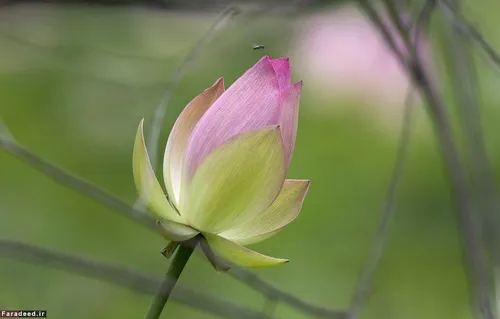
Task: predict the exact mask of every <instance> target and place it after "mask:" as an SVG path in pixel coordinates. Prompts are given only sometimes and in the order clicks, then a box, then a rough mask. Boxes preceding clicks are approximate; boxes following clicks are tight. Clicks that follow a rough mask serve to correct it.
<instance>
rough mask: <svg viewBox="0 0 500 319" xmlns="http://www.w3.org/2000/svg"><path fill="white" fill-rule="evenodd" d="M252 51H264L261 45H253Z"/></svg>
mask: <svg viewBox="0 0 500 319" xmlns="http://www.w3.org/2000/svg"><path fill="white" fill-rule="evenodd" d="M253 50H264V46H263V45H262V44H254V45H253Z"/></svg>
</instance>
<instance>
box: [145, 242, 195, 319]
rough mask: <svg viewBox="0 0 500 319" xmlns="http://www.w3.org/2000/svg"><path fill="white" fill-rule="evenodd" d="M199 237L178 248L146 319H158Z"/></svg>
mask: <svg viewBox="0 0 500 319" xmlns="http://www.w3.org/2000/svg"><path fill="white" fill-rule="evenodd" d="M198 241H199V237H198V236H196V237H194V238H192V239H190V240H187V241H185V242H183V243H181V245H180V246H179V250H178V251H177V253H176V254H175V256H174V259H173V260H172V262H171V264H170V268H169V269H168V272H167V274H166V275H165V278H164V279H163V282H162V283H161V285H160V288H159V289H158V292H157V293H156V295H155V297H154V299H153V301H152V302H151V305H150V306H149V309H148V312H147V313H146V317H145V318H146V319H158V318H160V315H161V312H162V311H163V308H165V304H166V303H167V301H168V298H169V297H170V294H171V293H172V290H173V289H174V287H175V284H176V283H177V280H178V279H179V276H180V275H181V273H182V271H183V270H184V267H185V266H186V264H187V262H188V260H189V257H191V254H192V253H193V251H194V249H195V248H196V245H197V244H198Z"/></svg>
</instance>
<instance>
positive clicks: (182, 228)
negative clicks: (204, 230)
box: [156, 221, 200, 242]
mask: <svg viewBox="0 0 500 319" xmlns="http://www.w3.org/2000/svg"><path fill="white" fill-rule="evenodd" d="M156 223H157V224H158V226H159V228H160V234H161V235H162V236H163V237H165V238H166V239H168V240H171V241H175V242H179V241H185V240H188V239H191V238H193V237H194V236H196V235H198V234H199V233H200V232H199V231H197V230H196V229H193V228H191V227H189V226H186V225H183V224H179V223H174V222H170V221H164V222H161V221H157V222H156Z"/></svg>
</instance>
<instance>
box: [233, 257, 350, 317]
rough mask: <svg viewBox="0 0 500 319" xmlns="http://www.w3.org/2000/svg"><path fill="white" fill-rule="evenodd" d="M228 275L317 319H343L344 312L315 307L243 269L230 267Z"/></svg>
mask: <svg viewBox="0 0 500 319" xmlns="http://www.w3.org/2000/svg"><path fill="white" fill-rule="evenodd" d="M228 274H229V275H230V276H232V277H234V278H236V279H237V280H239V281H241V282H242V283H244V284H246V285H248V286H249V287H251V288H252V289H254V290H256V291H258V292H260V293H261V294H263V295H265V296H267V297H268V298H270V299H274V300H277V301H280V302H284V303H286V304H288V305H290V306H291V307H294V308H295V309H297V310H300V311H302V312H303V313H306V314H309V315H312V316H315V317H318V318H331V319H341V318H345V315H346V313H345V311H339V310H333V309H328V308H324V307H319V306H315V305H313V304H311V303H308V302H306V301H304V300H302V299H300V298H297V297H295V296H294V295H291V294H289V293H285V292H284V291H281V290H279V289H278V288H276V287H274V286H273V285H271V284H270V283H268V282H266V281H264V280H262V279H261V278H259V277H258V276H257V275H256V274H254V273H253V272H251V271H248V270H246V269H243V268H234V267H232V268H231V270H230V271H229V272H228Z"/></svg>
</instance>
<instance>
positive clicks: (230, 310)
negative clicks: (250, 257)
mask: <svg viewBox="0 0 500 319" xmlns="http://www.w3.org/2000/svg"><path fill="white" fill-rule="evenodd" d="M0 258H11V259H16V260H20V261H23V262H27V263H29V264H33V265H37V266H39V265H43V266H48V267H53V268H58V269H61V270H64V271H69V272H73V273H77V274H80V275H83V276H86V277H90V278H94V279H98V280H104V281H107V282H110V283H114V284H117V285H120V286H122V287H125V288H128V289H130V290H132V291H134V292H139V293H144V294H150V295H153V294H154V293H155V292H156V289H157V287H158V286H159V285H160V283H161V282H162V279H160V278H155V277H152V276H150V275H146V274H142V273H139V272H137V271H135V270H132V269H130V268H126V267H123V266H119V265H115V264H110V263H106V262H101V261H95V260H90V259H85V258H82V257H79V256H76V255H73V254H69V253H65V252H59V251H54V250H51V249H47V248H43V247H40V246H36V245H31V244H25V243H21V242H18V241H14V240H9V239H0ZM171 298H172V300H173V301H175V302H178V303H181V304H184V305H186V306H190V307H193V308H197V309H199V310H203V311H207V312H210V313H212V314H214V315H218V316H221V317H224V318H234V319H240V318H247V319H270V318H272V317H271V316H268V315H264V314H262V313H261V312H258V311H255V310H251V309H247V308H243V307H240V306H237V305H233V304H232V303H230V302H228V301H226V300H223V299H221V298H220V297H214V296H213V295H212V294H210V295H208V294H205V293H202V292H199V291H195V290H193V289H191V288H188V287H187V286H186V285H183V284H181V283H178V284H177V286H176V289H175V293H174V294H173V295H172V297H171Z"/></svg>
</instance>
